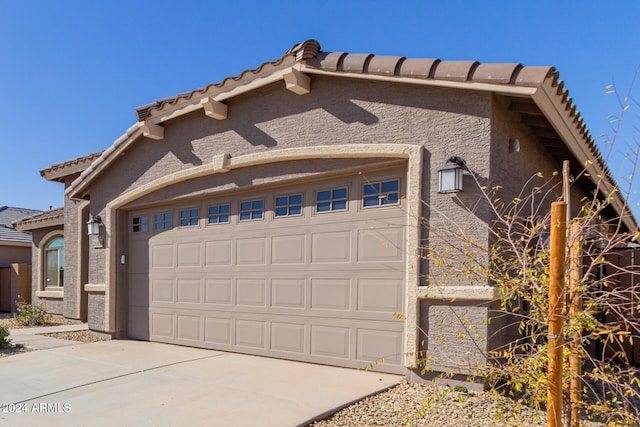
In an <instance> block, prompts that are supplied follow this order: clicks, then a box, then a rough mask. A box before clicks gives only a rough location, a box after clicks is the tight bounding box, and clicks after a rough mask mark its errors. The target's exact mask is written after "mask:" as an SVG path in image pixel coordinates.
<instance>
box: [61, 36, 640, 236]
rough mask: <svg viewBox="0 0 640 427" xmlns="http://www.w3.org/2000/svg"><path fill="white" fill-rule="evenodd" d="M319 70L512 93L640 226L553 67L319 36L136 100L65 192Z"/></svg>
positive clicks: (556, 147)
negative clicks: (115, 134) (347, 44)
mask: <svg viewBox="0 0 640 427" xmlns="http://www.w3.org/2000/svg"><path fill="white" fill-rule="evenodd" d="M314 74H317V75H330V76H337V77H349V78H358V79H369V80H377V81H388V82H399V83H407V84H416V85H425V86H438V87H444V88H454V89H469V90H476V91H488V92H492V93H495V94H497V95H503V96H507V97H509V99H510V105H509V109H510V110H511V111H513V112H514V113H517V114H519V115H520V116H521V117H522V121H523V123H524V124H525V125H527V126H529V128H530V129H531V132H532V133H533V134H534V135H535V136H537V137H538V138H539V140H540V142H541V143H542V144H543V145H544V146H545V147H546V148H547V150H548V151H549V152H550V153H552V155H555V156H556V157H557V158H558V159H567V158H572V159H575V161H574V162H572V173H573V174H574V175H577V174H579V173H580V172H581V171H582V169H583V168H585V166H586V169H587V171H588V172H589V174H590V179H591V180H593V188H592V189H591V190H597V191H599V192H602V193H603V194H604V195H606V196H608V195H614V200H613V206H614V208H615V210H616V211H617V212H618V213H619V214H622V213H624V216H625V223H626V225H627V227H628V228H629V229H637V227H638V226H637V224H636V222H635V219H634V217H633V214H632V213H631V211H630V210H629V208H628V206H627V205H626V202H625V200H624V199H622V198H621V197H620V196H619V192H618V191H617V184H616V183H615V180H614V179H613V177H612V175H611V173H610V171H609V169H608V167H607V165H606V164H605V162H604V159H603V158H602V156H601V154H600V152H599V150H598V148H597V146H596V144H595V142H594V140H593V138H592V137H591V135H590V134H589V131H588V130H587V127H586V125H585V123H584V121H583V120H582V118H581V117H580V113H578V112H577V111H576V106H575V105H574V104H573V100H572V99H571V97H569V92H568V90H567V89H565V88H564V83H563V82H562V81H561V80H560V79H559V74H558V72H557V71H556V69H555V68H554V67H551V66H522V65H521V64H480V63H479V62H477V61H442V60H440V59H414V58H405V57H403V56H375V55H373V54H350V53H345V52H322V51H321V49H320V44H319V43H318V42H317V41H315V40H308V41H305V42H303V43H299V44H297V45H295V46H294V47H293V48H291V49H289V51H287V53H286V54H285V55H284V56H282V57H281V58H280V59H278V60H276V61H273V62H265V63H264V64H262V65H260V66H259V67H258V68H256V69H254V70H246V71H244V72H242V73H240V74H239V75H238V76H236V77H229V78H226V79H224V80H222V81H221V82H220V83H216V84H210V85H208V86H205V87H203V88H200V89H197V90H194V91H191V92H186V93H182V94H178V95H176V96H172V97H168V98H162V99H159V100H157V101H155V102H153V103H150V104H147V105H144V106H142V107H139V108H137V109H136V115H137V117H138V123H136V124H135V125H133V126H131V127H130V128H129V129H128V130H127V131H126V132H125V134H123V135H122V136H121V137H120V138H118V139H117V140H116V141H115V142H114V143H113V145H112V146H111V147H109V148H108V149H107V150H105V151H104V152H103V153H102V155H100V156H99V157H97V158H96V159H95V160H94V161H93V163H92V164H91V166H89V167H88V168H87V169H86V170H84V172H82V174H81V175H80V177H79V178H78V179H76V180H75V181H74V182H73V183H72V184H71V186H70V187H69V188H68V189H67V191H66V194H67V195H68V196H70V197H74V198H82V197H86V196H87V189H88V187H89V184H90V183H91V181H92V180H93V179H94V178H95V177H96V176H98V175H99V174H100V173H101V172H102V171H103V170H104V168H105V167H107V166H108V165H109V164H110V163H111V162H112V161H114V160H115V159H116V158H117V157H118V156H119V155H121V154H122V153H123V152H124V151H125V150H126V148H127V147H128V146H129V145H130V144H132V143H134V142H135V141H136V140H137V139H138V138H140V137H142V136H145V137H148V138H153V139H162V138H163V137H164V128H163V127H162V123H164V122H166V121H168V120H171V119H173V118H176V117H179V116H181V115H184V114H187V113H190V112H192V111H195V110H198V109H204V111H205V114H206V115H208V116H210V117H213V118H215V119H218V120H222V119H224V118H226V115H227V107H226V105H225V104H224V103H223V102H224V101H225V100H226V99H229V98H232V97H234V96H237V95H240V94H242V93H246V92H249V91H251V90H254V89H256V88H259V87H262V86H265V85H268V84H271V83H274V82H278V81H282V80H284V82H285V87H286V88H287V89H289V90H291V91H293V92H295V93H297V94H300V95H302V94H305V93H308V92H309V91H310V90H311V85H310V80H309V75H314ZM599 177H604V179H602V180H600V179H599Z"/></svg>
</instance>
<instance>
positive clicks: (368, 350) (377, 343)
mask: <svg viewBox="0 0 640 427" xmlns="http://www.w3.org/2000/svg"><path fill="white" fill-rule="evenodd" d="M357 340H358V345H357V349H358V350H357V359H358V360H362V361H366V362H376V361H378V362H382V363H386V364H390V365H401V364H402V332H401V331H398V332H393V331H381V330H375V329H358V330H357Z"/></svg>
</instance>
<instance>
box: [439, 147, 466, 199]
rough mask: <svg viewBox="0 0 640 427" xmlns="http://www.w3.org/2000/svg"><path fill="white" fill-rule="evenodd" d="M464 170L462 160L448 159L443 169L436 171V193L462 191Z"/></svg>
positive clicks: (455, 157) (456, 157)
mask: <svg viewBox="0 0 640 427" xmlns="http://www.w3.org/2000/svg"><path fill="white" fill-rule="evenodd" d="M464 169H465V163H464V160H462V159H461V158H460V157H458V156H453V157H449V159H447V163H446V164H445V165H444V167H443V168H442V169H440V170H438V193H458V192H460V191H462V171H463V170H464Z"/></svg>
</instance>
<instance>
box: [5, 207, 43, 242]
mask: <svg viewBox="0 0 640 427" xmlns="http://www.w3.org/2000/svg"><path fill="white" fill-rule="evenodd" d="M40 212H41V211H38V210H35V209H23V208H12V207H9V206H2V207H0V241H5V242H27V243H29V242H31V233H24V232H21V231H17V230H16V229H15V228H13V225H12V224H13V223H14V222H16V221H19V220H21V219H23V218H26V217H29V216H31V215H33V214H36V215H37V214H39V213H40Z"/></svg>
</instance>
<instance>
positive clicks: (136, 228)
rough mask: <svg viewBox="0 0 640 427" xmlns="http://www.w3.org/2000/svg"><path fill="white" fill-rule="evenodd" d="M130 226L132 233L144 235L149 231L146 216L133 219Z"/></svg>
mask: <svg viewBox="0 0 640 427" xmlns="http://www.w3.org/2000/svg"><path fill="white" fill-rule="evenodd" d="M132 225H133V232H134V233H145V232H147V231H149V219H148V218H147V216H146V215H140V216H135V217H133V223H132Z"/></svg>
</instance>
